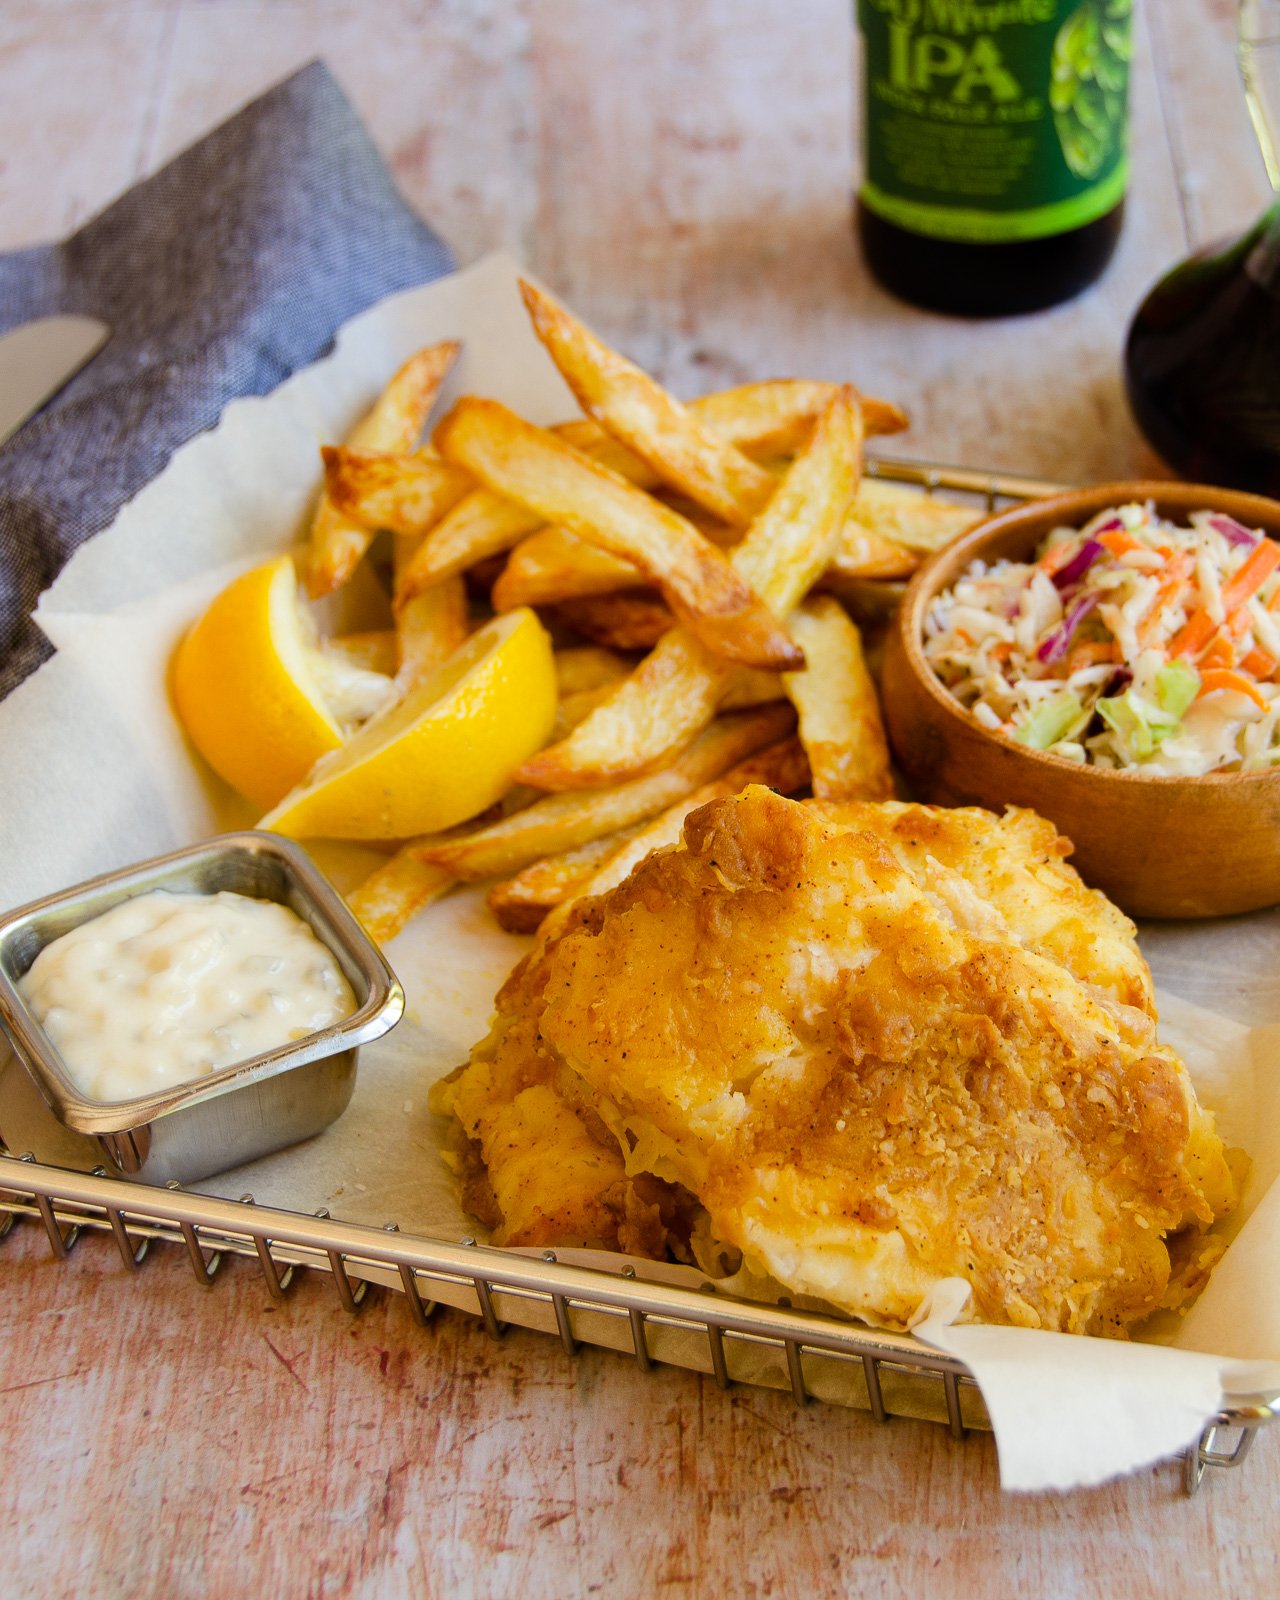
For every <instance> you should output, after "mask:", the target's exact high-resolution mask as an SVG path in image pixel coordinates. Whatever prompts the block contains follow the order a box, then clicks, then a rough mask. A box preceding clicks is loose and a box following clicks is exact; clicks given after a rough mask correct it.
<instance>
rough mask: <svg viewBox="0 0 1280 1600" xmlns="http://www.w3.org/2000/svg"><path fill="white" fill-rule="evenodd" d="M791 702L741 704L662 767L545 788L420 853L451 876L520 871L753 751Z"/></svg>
mask: <svg viewBox="0 0 1280 1600" xmlns="http://www.w3.org/2000/svg"><path fill="white" fill-rule="evenodd" d="M794 721H795V713H794V711H793V710H792V708H791V707H790V706H789V705H771V706H764V707H763V708H761V709H760V710H758V711H739V712H735V713H734V714H733V715H732V716H727V717H720V718H718V719H717V720H716V721H715V722H713V723H712V724H711V726H710V727H709V728H707V729H706V730H705V731H704V732H703V733H702V734H701V735H699V737H698V738H697V739H696V740H695V741H694V743H693V744H692V745H690V747H689V748H688V749H687V750H685V751H683V752H682V753H681V755H680V758H679V759H678V760H677V761H676V762H674V763H673V765H671V766H670V767H667V768H666V769H665V770H664V771H662V772H655V773H654V774H653V775H652V776H650V777H647V778H639V779H637V780H635V781H634V782H632V783H627V784H621V785H619V786H618V787H617V788H613V789H599V790H596V791H595V792H594V793H591V794H549V795H544V796H543V798H542V799H541V800H535V801H534V803H533V804H532V805H531V806H527V807H526V808H525V809H524V810H523V811H517V812H516V813H515V814H514V815H513V816H509V817H503V818H502V819H501V821H499V822H494V823H491V824H489V826H487V827H483V828H479V829H477V830H476V831H474V832H472V833H470V834H468V835H466V836H465V837H464V838H459V839H444V840H441V839H434V840H431V839H428V840H419V841H416V843H415V844H414V845H413V846H412V848H413V849H414V850H415V851H416V853H417V855H418V856H419V858H420V859H421V860H423V861H429V862H432V863H434V864H435V865H436V866H438V867H443V868H445V869H446V870H447V871H448V872H450V873H452V874H453V875H454V876H455V877H458V878H465V879H476V878H494V877H501V876H504V875H509V874H511V873H513V872H518V871H519V870H520V869H521V868H522V867H526V866H528V864H529V863H530V862H531V861H536V860H537V859H538V857H539V856H547V855H558V854H559V853H560V852H562V851H564V850H572V849H574V848H576V847H577V846H578V845H581V844H588V843H589V842H590V841H591V840H593V839H602V838H603V837H604V836H605V834H607V833H616V832H617V831H618V829H619V828H626V827H630V826H631V824H632V823H634V822H641V821H643V820H644V819H645V818H646V817H651V816H654V815H655V814H656V813H657V812H659V811H662V810H664V809H665V808H666V807H667V806H669V805H673V804H674V803H675V802H676V801H677V800H679V799H681V798H682V797H683V796H685V795H687V794H691V793H692V792H693V791H694V790H695V789H697V788H699V787H701V785H702V784H704V783H709V782H710V781H711V779H712V778H717V777H719V776H720V774H721V773H722V772H727V771H728V770H729V768H730V767H732V766H735V765H736V764H737V763H738V762H739V761H742V760H745V758H746V757H747V756H749V755H751V754H752V753H753V752H754V751H756V750H759V749H761V748H763V746H765V745H768V744H773V743H775V742H776V741H777V740H778V739H781V738H783V737H784V736H785V735H786V734H787V733H789V732H790V730H791V728H792V727H793V726H794Z"/></svg>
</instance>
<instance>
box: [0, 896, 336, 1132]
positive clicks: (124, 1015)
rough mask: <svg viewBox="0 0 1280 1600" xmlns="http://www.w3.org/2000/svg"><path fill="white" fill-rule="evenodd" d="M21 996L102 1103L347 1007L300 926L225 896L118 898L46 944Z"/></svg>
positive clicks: (295, 1035)
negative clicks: (120, 901) (100, 913)
mask: <svg viewBox="0 0 1280 1600" xmlns="http://www.w3.org/2000/svg"><path fill="white" fill-rule="evenodd" d="M21 989H22V992H23V995H24V997H25V999H26V1000H27V1003H28V1004H29V1005H30V1007H31V1009H32V1011H33V1013H34V1014H35V1016H36V1019H37V1020H38V1021H39V1023H40V1024H41V1026H42V1027H43V1028H44V1031H45V1032H46V1033H47V1034H48V1035H49V1038H50V1039H51V1040H52V1042H53V1044H54V1046H55V1048H56V1049H57V1051H58V1054H59V1055H60V1056H61V1058H62V1062H63V1065H64V1067H65V1069H66V1072H67V1075H68V1076H69V1077H70V1078H71V1080H72V1082H73V1083H75V1085H76V1087H77V1088H78V1089H80V1091H81V1092H82V1093H83V1094H85V1095H87V1096H88V1097H89V1098H90V1099H94V1100H107V1101H110V1100H129V1099H132V1098H133V1097H134V1096H135V1095H143V1094H150V1093H152V1092H154V1091H155V1090H157V1089H162V1088H168V1087H170V1086H172V1085H174V1084H179V1083H187V1082H189V1081H190V1080H191V1079H193V1078H200V1077H204V1076H206V1075H207V1074H208V1073H211V1072H217V1071H219V1070H220V1069H221V1068H223V1067H228V1066H231V1065H232V1064H233V1063H234V1062H237V1061H248V1060H250V1059H252V1058H253V1057H254V1056H257V1055H261V1054H262V1052H263V1051H265V1050H273V1049H275V1048H276V1047H277V1046H279V1045H282V1044H288V1043H290V1042H291V1041H292V1040H294V1039H301V1038H304V1037H305V1036H306V1035H307V1034H310V1033H315V1032H317V1031H318V1030H319V1029H321V1028H325V1027H328V1026H329V1025H330V1024H331V1023H334V1022H337V1021H339V1020H340V1019H341V1018H342V1017H346V1016H350V1015H351V1013H352V1012H353V1011H354V1010H355V1000H354V998H353V996H352V993H351V990H350V987H349V986H348V984H347V981H346V979H345V978H344V977H343V975H342V972H341V970H340V969H339V967H338V964H337V962H336V961H335V960H334V958H333V956H332V954H331V953H330V952H329V950H328V949H326V947H325V946H324V945H323V944H321V942H320V940H319V939H317V938H316V936H315V934H314V933H312V931H311V929H310V928H309V927H308V926H307V925H306V923H305V922H303V921H302V919H301V918H300V917H298V916H296V915H295V914H294V913H293V912H292V911H290V910H289V908H288V907H287V906H282V905H277V904H276V903H275V902H274V901H271V900H254V899H251V898H250V897H249V896H247V895H240V894H230V893H227V892H223V893H220V894H211V895H205V894H190V893H173V892H170V891H168V890H164V889H161V890H156V891H155V892H153V893H151V894H143V895H138V896H136V897H135V898H134V899H132V900H126V901H124V902H123V903H122V904H120V905H118V906H114V907H113V908H112V909H111V910H110V911H107V912H104V913H103V915H102V916H100V917H95V918H93V919H92V920H91V921H89V922H85V923H82V924H81V925H80V926H79V927H78V928H73V929H72V931H71V932H70V933H66V934H63V935H62V937H61V938H60V939H54V940H53V941H52V942H51V943H50V944H48V945H46V946H45V948H44V949H43V950H42V951H41V952H40V954H39V955H38V956H37V957H36V959H35V961H34V962H33V963H32V965H31V968H30V970H29V971H28V973H27V974H26V976H25V977H24V978H23V979H22V981H21Z"/></svg>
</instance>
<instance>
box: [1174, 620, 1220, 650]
mask: <svg viewBox="0 0 1280 1600" xmlns="http://www.w3.org/2000/svg"><path fill="white" fill-rule="evenodd" d="M1216 628H1217V624H1216V623H1215V622H1214V620H1213V618H1212V617H1211V616H1210V615H1209V613H1208V612H1207V611H1197V612H1195V613H1194V614H1193V615H1192V616H1190V617H1188V618H1187V620H1186V621H1185V622H1184V623H1183V625H1182V626H1181V627H1180V628H1179V629H1178V631H1177V633H1175V634H1174V636H1173V638H1172V639H1170V641H1169V654H1170V656H1172V657H1177V656H1195V655H1199V653H1200V652H1201V650H1203V649H1204V647H1205V645H1207V644H1208V642H1209V640H1210V639H1211V638H1212V637H1213V635H1214V632H1215V630H1216Z"/></svg>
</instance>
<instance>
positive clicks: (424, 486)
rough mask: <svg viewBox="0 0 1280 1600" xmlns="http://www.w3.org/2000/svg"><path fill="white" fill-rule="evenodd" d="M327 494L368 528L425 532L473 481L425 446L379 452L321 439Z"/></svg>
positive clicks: (400, 531)
mask: <svg viewBox="0 0 1280 1600" xmlns="http://www.w3.org/2000/svg"><path fill="white" fill-rule="evenodd" d="M320 455H321V457H322V459H323V461H324V481H325V488H326V490H327V491H328V495H329V499H330V500H331V501H332V502H333V504H334V505H335V506H336V507H337V508H338V510H339V511H340V512H341V513H342V514H343V516H345V517H350V518H351V520H352V521H353V522H359V523H361V524H362V525H363V526H364V527H366V528H368V529H370V530H371V531H373V530H376V529H378V528H387V529H389V530H390V532H392V533H402V534H416V535H422V534H424V533H426V531H427V529H428V528H433V527H435V525H436V523H437V522H439V520H440V518H441V517H442V516H444V514H445V512H446V511H448V510H449V509H450V508H451V507H452V506H455V505H456V504H457V503H458V501H459V500H461V499H462V497H463V495H464V494H467V493H468V492H469V491H470V490H471V489H472V488H474V487H475V485H474V483H473V482H472V480H471V478H470V477H469V476H468V474H467V473H465V472H461V471H459V469H458V468H457V467H450V466H446V465H445V463H444V462H443V461H441V460H440V458H439V457H438V456H436V455H435V454H433V453H432V452H431V451H429V450H416V451H414V453H413V454H412V455H383V454H380V453H378V452H377V451H374V450H356V449H353V448H352V447H351V446H350V445H325V447H324V448H323V449H322V450H321V452H320Z"/></svg>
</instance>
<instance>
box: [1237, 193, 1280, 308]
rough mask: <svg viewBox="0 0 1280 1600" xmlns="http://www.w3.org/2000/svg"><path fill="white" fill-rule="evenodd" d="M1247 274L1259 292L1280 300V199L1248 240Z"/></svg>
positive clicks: (1276, 199) (1245, 264) (1245, 260)
mask: <svg viewBox="0 0 1280 1600" xmlns="http://www.w3.org/2000/svg"><path fill="white" fill-rule="evenodd" d="M1244 243H1245V254H1244V262H1243V265H1244V270H1245V272H1246V273H1247V274H1248V275H1249V277H1250V278H1252V279H1253V281H1254V282H1255V283H1256V284H1257V285H1258V287H1259V288H1260V289H1265V290H1266V291H1267V293H1268V294H1272V295H1275V296H1277V297H1280V195H1277V197H1276V198H1275V199H1274V200H1273V201H1272V202H1271V204H1270V206H1268V208H1267V209H1266V210H1265V211H1264V212H1263V213H1262V216H1261V217H1260V218H1259V219H1258V221H1257V222H1256V223H1255V225H1254V226H1253V228H1252V229H1251V230H1250V232H1249V233H1248V234H1247V235H1246V238H1245V241H1244Z"/></svg>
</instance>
